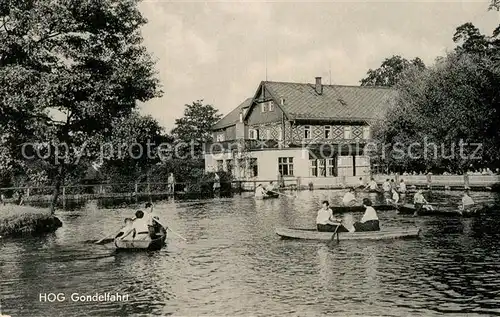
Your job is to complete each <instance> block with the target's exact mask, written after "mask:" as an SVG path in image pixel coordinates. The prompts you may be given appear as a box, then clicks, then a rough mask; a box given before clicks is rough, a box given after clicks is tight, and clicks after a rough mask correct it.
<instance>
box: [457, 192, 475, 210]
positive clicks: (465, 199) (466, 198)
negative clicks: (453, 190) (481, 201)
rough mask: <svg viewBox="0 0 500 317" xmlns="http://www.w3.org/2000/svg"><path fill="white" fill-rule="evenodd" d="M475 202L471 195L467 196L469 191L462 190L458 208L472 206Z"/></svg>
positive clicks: (464, 208)
mask: <svg viewBox="0 0 500 317" xmlns="http://www.w3.org/2000/svg"><path fill="white" fill-rule="evenodd" d="M475 204H476V203H475V202H474V200H473V199H472V197H470V196H469V191H465V192H464V196H463V197H462V205H460V206H459V209H460V210H466V209H470V208H471V207H474V205H475Z"/></svg>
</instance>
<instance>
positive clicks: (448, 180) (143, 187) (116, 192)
mask: <svg viewBox="0 0 500 317" xmlns="http://www.w3.org/2000/svg"><path fill="white" fill-rule="evenodd" d="M359 178H360V177H358V176H339V177H283V179H281V180H277V179H272V178H270V179H264V178H258V179H257V178H255V179H242V180H237V179H236V180H231V181H226V182H224V181H221V187H222V188H224V190H228V189H229V192H231V191H247V190H250V191H251V190H254V189H255V188H256V187H257V186H258V185H259V184H263V185H265V184H268V183H269V182H271V181H272V182H274V183H276V184H278V185H279V186H280V187H284V188H288V189H308V188H309V189H312V188H315V189H328V188H345V187H348V186H358V185H359ZM362 178H363V182H364V183H365V184H366V183H367V182H368V181H369V180H370V176H363V177H362ZM373 178H374V179H375V180H376V181H377V183H379V184H380V183H382V182H384V181H385V180H386V179H390V180H392V179H394V181H395V182H396V183H399V181H400V180H401V179H404V181H405V183H406V184H407V185H410V186H411V185H415V186H420V187H423V186H426V187H435V188H436V187H450V188H453V187H455V188H458V189H464V188H480V189H484V188H486V187H492V186H498V187H500V175H481V176H479V175H477V176H476V175H408V176H401V175H382V174H378V175H373ZM213 183H214V182H213V181H209V182H197V183H196V184H195V183H181V182H176V183H175V184H169V183H167V182H161V183H149V184H148V183H112V184H110V183H105V184H94V185H68V186H63V187H61V192H60V198H61V199H62V200H63V201H65V200H72V199H76V200H85V199H99V198H120V197H121V198H124V197H128V198H130V197H139V196H151V195H167V196H169V195H171V196H173V195H183V194H194V195H195V196H196V194H197V192H196V191H194V192H191V193H190V190H189V186H191V185H198V186H200V185H201V186H202V187H203V193H205V194H206V193H207V192H208V193H211V192H212V191H213ZM53 189H54V187H53V186H22V187H9V188H0V192H1V193H3V194H4V195H5V197H6V199H7V201H9V200H15V195H14V197H13V194H15V193H16V192H22V197H23V199H24V200H25V201H41V200H44V201H48V200H50V198H51V196H52V192H53ZM231 189H232V190H231Z"/></svg>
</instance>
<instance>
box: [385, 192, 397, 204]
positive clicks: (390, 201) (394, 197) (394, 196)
mask: <svg viewBox="0 0 500 317" xmlns="http://www.w3.org/2000/svg"><path fill="white" fill-rule="evenodd" d="M398 202H399V194H398V192H397V191H396V189H395V188H393V189H392V197H391V198H387V203H388V204H392V205H397V204H398Z"/></svg>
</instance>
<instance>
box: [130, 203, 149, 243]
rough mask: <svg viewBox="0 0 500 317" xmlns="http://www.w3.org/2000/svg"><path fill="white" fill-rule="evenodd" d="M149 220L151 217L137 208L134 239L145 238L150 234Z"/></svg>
mask: <svg viewBox="0 0 500 317" xmlns="http://www.w3.org/2000/svg"><path fill="white" fill-rule="evenodd" d="M148 221H149V219H148V218H145V217H144V212H142V211H141V210H137V211H136V212H135V220H134V223H133V227H134V229H135V238H134V240H144V239H145V238H146V237H148V236H149V226H148Z"/></svg>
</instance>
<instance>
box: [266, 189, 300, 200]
mask: <svg viewBox="0 0 500 317" xmlns="http://www.w3.org/2000/svg"><path fill="white" fill-rule="evenodd" d="M269 192H270V193H275V194H278V195H283V196H286V197H290V198H295V197H297V196H292V195H287V194H283V193H280V192H275V191H274V190H269Z"/></svg>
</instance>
